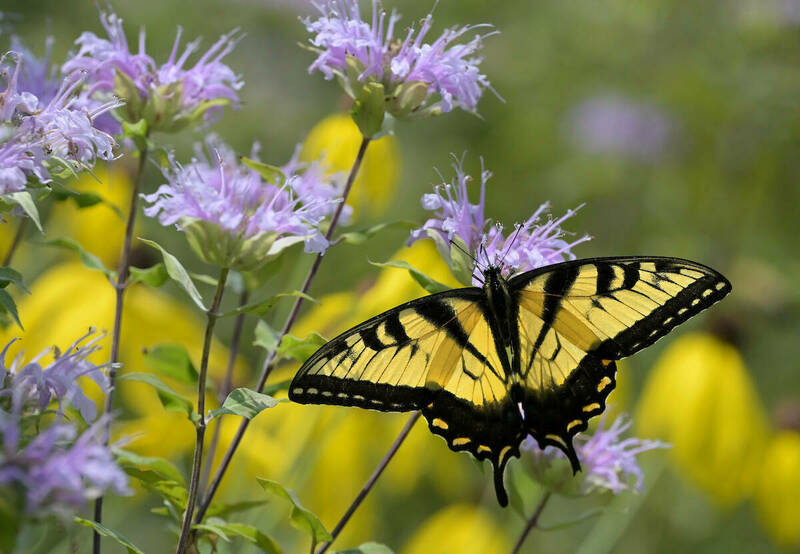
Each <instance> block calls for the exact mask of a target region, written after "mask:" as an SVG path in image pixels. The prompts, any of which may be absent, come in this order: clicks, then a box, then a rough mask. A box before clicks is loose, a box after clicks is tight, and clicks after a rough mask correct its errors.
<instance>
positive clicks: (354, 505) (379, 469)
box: [316, 412, 421, 554]
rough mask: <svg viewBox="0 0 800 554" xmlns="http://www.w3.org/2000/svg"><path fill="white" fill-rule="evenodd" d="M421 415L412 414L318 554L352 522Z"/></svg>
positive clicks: (418, 413) (326, 548)
mask: <svg viewBox="0 0 800 554" xmlns="http://www.w3.org/2000/svg"><path fill="white" fill-rule="evenodd" d="M420 415H421V412H414V413H413V414H411V417H410V418H408V421H407V422H406V425H405V427H403V430H402V431H400V434H399V435H397V438H396V439H395V440H394V443H392V446H391V447H390V448H389V451H388V452H387V453H386V454H385V455H384V456H383V459H382V460H381V462H380V463H379V464H378V467H376V468H375V471H373V472H372V475H370V477H369V479H367V482H366V483H364V486H363V487H362V488H361V491H360V492H359V493H358V495H357V496H356V498H355V500H353V503H352V504H350V507H349V508H347V511H346V512H345V513H344V515H343V516H342V519H340V520H339V523H337V524H336V527H334V529H333V531H332V532H331V540H330V541H328V542H326V543H322V544H321V545H320V547H319V548H318V549H317V552H316V554H323V553H324V552H325V551H327V550H328V548H330V546H331V544H333V541H335V540H336V537H338V536H339V533H341V532H342V529H344V526H345V525H347V522H348V521H349V520H350V517H351V516H352V515H353V513H354V512H355V511H356V510H357V509H358V507H359V506H360V505H361V503H362V502H363V501H364V498H366V497H367V494H369V491H370V490H372V487H373V486H374V485H375V481H377V480H378V477H380V476H381V473H383V470H384V469H386V466H387V465H389V462H390V461H391V459H392V458H393V457H394V455H395V454H396V453H397V450H398V449H399V448H400V445H401V444H403V441H404V440H406V437H407V436H408V433H409V432H410V431H411V428H412V427H414V424H415V423H416V422H417V420H418V419H419V416H420Z"/></svg>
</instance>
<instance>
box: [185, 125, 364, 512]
mask: <svg viewBox="0 0 800 554" xmlns="http://www.w3.org/2000/svg"><path fill="white" fill-rule="evenodd" d="M369 143H370V139H369V138H367V137H363V138H362V139H361V146H360V147H359V148H358V154H356V159H355V160H354V161H353V167H351V168H350V174H349V175H348V176H347V183H346V184H345V187H344V191H343V192H342V201H341V202H340V203H339V205H338V206H337V207H336V211H335V212H334V213H333V217H332V218H331V224H330V226H329V227H328V232H327V233H325V238H326V239H327V240H328V241H330V240H331V237H333V231H334V229H336V224H337V223H338V222H339V217H340V216H341V215H342V209H344V205H345V203H346V202H347V197H348V195H349V194H350V189H351V188H352V187H353V181H355V179H356V175H357V174H358V170H359V168H360V167H361V162H362V161H363V160H364V154H365V153H366V151H367V146H369ZM323 254H324V253H323V252H320V253H319V254H317V257H316V258H315V259H314V263H313V264H312V265H311V269H309V271H308V275H306V280H305V282H304V283H303V287H302V288H301V291H302V292H303V293H307V292H308V290H309V289H310V288H311V282H312V281H313V280H314V277H315V276H316V274H317V270H319V266H320V264H321V263H322V256H323ZM302 304H303V297H302V296H298V297H297V300H295V302H294V305H293V306H292V311H291V312H289V316H288V317H287V318H286V322H285V323H284V325H283V329H281V332H280V333H279V335H278V342H277V344H280V343H281V340H282V339H283V337H284V336H285V335H286V334H287V333H288V332H289V331H290V330H291V328H292V325H294V322H295V320H296V319H297V315H298V314H299V313H300V307H301V306H302ZM276 355H277V350H275V349H273V350H271V351H270V352H268V353H267V356H266V358H264V365H263V366H262V368H261V375H260V377H259V378H258V385H257V387H256V390H257V391H258V392H261V391H262V390H263V389H264V385H265V384H266V383H267V378H268V377H269V375H270V373H272V369H273V368H274V362H275V356H276ZM249 424H250V420H249V419H244V420H242V423H241V424H239V428H238V429H237V430H236V435H235V436H234V437H233V441H231V443H230V445H228V449H227V450H226V451H225V456H224V457H223V459H222V463H220V466H219V468H217V472H216V474H214V479H213V480H212V481H211V485H210V486H209V487H208V491H207V492H206V496H205V497H204V498H203V501H202V502H201V503H200V507H199V508H198V509H197V517H196V518H195V522H196V523H199V522H201V521H202V520H203V516H204V515H205V513H206V510H207V509H208V507H209V505H210V504H211V500H212V499H213V498H214V495H215V494H216V492H217V490H218V489H219V485H220V483H221V482H222V478H223V477H224V476H225V471H226V470H227V469H228V466H229V465H230V463H231V459H232V458H233V455H234V454H235V453H236V449H237V448H238V447H239V443H240V442H242V437H244V433H245V431H247V426H248V425H249Z"/></svg>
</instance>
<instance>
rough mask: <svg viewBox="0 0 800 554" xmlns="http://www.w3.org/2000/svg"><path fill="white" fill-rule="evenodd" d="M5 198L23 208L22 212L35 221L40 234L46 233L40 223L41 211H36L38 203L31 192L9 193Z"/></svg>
mask: <svg viewBox="0 0 800 554" xmlns="http://www.w3.org/2000/svg"><path fill="white" fill-rule="evenodd" d="M3 198H5V199H6V200H8V201H10V202H12V203H13V204H16V205H17V206H19V207H20V208H22V211H23V212H25V214H26V215H27V216H28V217H30V218H31V219H32V220H33V223H34V224H35V225H36V228H37V229H39V232H44V231H43V230H42V223H41V221H39V210H37V209H36V203H35V202H34V201H33V196H31V193H30V192H28V191H27V190H23V191H21V192H9V193H8V194H5V195H3Z"/></svg>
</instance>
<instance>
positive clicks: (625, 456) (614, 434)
mask: <svg viewBox="0 0 800 554" xmlns="http://www.w3.org/2000/svg"><path fill="white" fill-rule="evenodd" d="M604 421H605V416H603V417H602V418H601V419H600V423H599V424H598V426H597V429H596V430H595V432H594V434H593V435H591V436H589V435H587V434H578V435H576V437H575V440H574V443H573V444H574V446H575V452H576V454H577V455H578V459H579V460H580V463H581V466H582V469H583V472H584V474H585V477H584V480H583V483H582V484H581V487H580V489H581V492H582V493H584V494H588V493H590V492H593V491H604V490H607V491H611V492H613V493H614V494H619V493H620V492H622V491H624V490H628V489H635V490H636V491H641V490H642V485H643V482H644V475H643V473H642V469H641V468H640V467H639V464H638V462H637V460H636V456H638V455H639V454H641V453H642V452H646V451H647V450H653V449H655V448H669V446H670V445H669V444H666V443H663V442H661V441H655V440H643V439H637V438H633V437H631V438H627V439H621V436H622V434H623V433H624V432H625V431H627V430H628V428H629V427H630V426H631V420H630V418H627V417H625V416H618V417H617V419H616V420H614V423H613V424H612V425H611V427H609V428H608V429H604V428H603V424H604ZM522 449H523V450H527V451H529V453H530V455H531V456H535V457H538V458H542V459H547V460H552V459H562V458H563V459H564V460H566V456H564V453H563V452H562V451H561V450H559V449H558V448H555V447H553V446H547V447H545V449H544V450H542V449H540V448H539V446H538V445H537V443H536V441H535V440H534V439H533V438H532V437H530V436H529V437H528V438H526V439H525V441H524V442H523V443H522ZM564 469H565V471H569V473H571V470H570V469H569V467H568V463H567V464H565V466H564ZM631 478H633V479H634V480H635V481H634V484H633V486H631V484H630V482H631Z"/></svg>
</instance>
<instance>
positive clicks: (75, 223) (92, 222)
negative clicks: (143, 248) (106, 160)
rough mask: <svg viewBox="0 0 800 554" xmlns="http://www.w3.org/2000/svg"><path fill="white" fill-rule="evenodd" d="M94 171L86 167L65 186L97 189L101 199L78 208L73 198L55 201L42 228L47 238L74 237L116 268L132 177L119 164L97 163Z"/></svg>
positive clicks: (79, 189) (91, 190) (107, 265)
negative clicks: (90, 204)
mask: <svg viewBox="0 0 800 554" xmlns="http://www.w3.org/2000/svg"><path fill="white" fill-rule="evenodd" d="M93 172H94V176H92V175H91V174H90V173H89V172H88V171H87V172H83V173H81V174H80V176H79V177H78V178H77V179H75V180H74V181H71V182H69V183H67V186H68V187H70V188H72V189H74V190H77V191H78V192H84V193H85V192H92V193H96V194H98V195H100V196H101V197H102V198H103V200H104V201H103V202H100V203H98V204H95V205H94V206H89V207H87V208H78V206H77V205H76V204H75V203H74V202H73V201H72V200H66V201H63V202H57V203H56V204H55V205H54V206H53V211H52V212H51V214H50V217H49V218H48V220H47V222H46V224H45V232H46V233H47V236H48V238H56V237H70V238H73V239H75V240H77V241H78V242H79V243H80V244H81V245H82V246H83V247H84V248H85V249H86V250H88V251H89V252H91V253H92V254H94V255H96V256H97V257H98V258H100V259H101V260H102V261H103V263H104V264H105V265H106V267H110V268H114V269H116V267H117V263H118V262H119V253H120V250H121V249H122V240H123V238H124V234H125V220H124V215H122V214H127V213H128V209H129V206H130V201H131V198H130V196H131V186H132V184H131V179H130V175H128V173H127V172H126V171H125V169H124V168H123V167H122V166H121V165H120V164H113V165H112V166H111V167H109V166H106V165H98V166H97V167H95V169H94V170H93ZM95 177H96V178H95ZM115 208H116V210H119V212H117V211H116V210H115ZM134 236H136V235H135V234H134Z"/></svg>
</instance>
